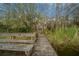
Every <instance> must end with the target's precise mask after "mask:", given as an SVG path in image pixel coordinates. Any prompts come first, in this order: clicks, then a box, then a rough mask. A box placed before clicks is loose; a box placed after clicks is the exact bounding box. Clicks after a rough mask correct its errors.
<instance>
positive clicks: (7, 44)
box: [0, 33, 57, 56]
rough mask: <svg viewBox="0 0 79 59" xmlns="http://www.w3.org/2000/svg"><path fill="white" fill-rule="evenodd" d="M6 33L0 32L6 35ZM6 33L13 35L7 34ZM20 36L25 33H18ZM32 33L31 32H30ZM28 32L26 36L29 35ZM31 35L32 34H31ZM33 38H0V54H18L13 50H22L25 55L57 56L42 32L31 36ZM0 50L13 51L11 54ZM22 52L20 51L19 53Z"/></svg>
mask: <svg viewBox="0 0 79 59" xmlns="http://www.w3.org/2000/svg"><path fill="white" fill-rule="evenodd" d="M0 35H1V34H0ZM6 35H7V34H5V33H4V34H2V36H6ZM8 35H9V36H10V35H15V33H14V34H9V33H8ZM20 35H21V36H23V35H26V34H23V35H22V34H20ZM31 35H32V34H31ZM31 35H30V34H29V35H27V36H31ZM16 36H18V34H16ZM32 36H33V35H32ZM33 39H34V40H15V39H14V40H13V39H12V40H11V39H0V55H8V56H9V55H19V54H18V53H17V54H16V53H15V52H17V51H18V52H19V53H20V52H23V53H24V54H23V55H27V56H29V55H30V56H57V54H56V52H55V51H54V49H53V48H52V46H51V45H50V43H49V41H48V39H47V38H46V37H45V36H44V35H43V34H38V37H37V38H36V37H35V38H33ZM2 51H15V52H14V53H15V54H13V53H11V52H10V53H11V54H9V53H5V52H2ZM21 54H22V53H20V55H21Z"/></svg>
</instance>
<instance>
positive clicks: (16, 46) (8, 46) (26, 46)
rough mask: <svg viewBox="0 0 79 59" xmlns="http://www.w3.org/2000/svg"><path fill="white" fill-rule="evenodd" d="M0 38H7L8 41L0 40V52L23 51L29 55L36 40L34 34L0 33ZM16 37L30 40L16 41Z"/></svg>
mask: <svg viewBox="0 0 79 59" xmlns="http://www.w3.org/2000/svg"><path fill="white" fill-rule="evenodd" d="M0 36H9V37H10V38H9V39H0V50H10V51H23V52H25V55H30V54H31V51H32V48H33V46H34V43H35V40H36V33H0ZM16 37H31V38H30V39H28V40H27V39H25V40H23V39H16Z"/></svg>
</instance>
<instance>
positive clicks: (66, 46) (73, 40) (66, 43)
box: [44, 27, 79, 56]
mask: <svg viewBox="0 0 79 59" xmlns="http://www.w3.org/2000/svg"><path fill="white" fill-rule="evenodd" d="M78 32H79V28H77V27H69V28H62V29H61V28H60V29H56V30H55V31H54V32H52V31H49V30H45V32H44V33H45V34H46V36H47V38H48V39H49V41H50V43H51V44H52V46H53V47H54V48H55V50H56V51H57V53H58V55H63V56H64V55H65V56H67V55H79V34H78Z"/></svg>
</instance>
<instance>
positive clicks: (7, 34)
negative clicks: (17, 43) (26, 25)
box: [0, 33, 35, 37]
mask: <svg viewBox="0 0 79 59" xmlns="http://www.w3.org/2000/svg"><path fill="white" fill-rule="evenodd" d="M0 36H26V37H29V36H30V37H31V36H35V33H0Z"/></svg>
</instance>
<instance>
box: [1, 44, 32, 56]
mask: <svg viewBox="0 0 79 59" xmlns="http://www.w3.org/2000/svg"><path fill="white" fill-rule="evenodd" d="M32 48H33V44H12V43H5V44H4V43H2V44H1V43H0V50H4V51H18V52H22V51H23V52H25V55H30V54H31V51H32Z"/></svg>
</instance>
